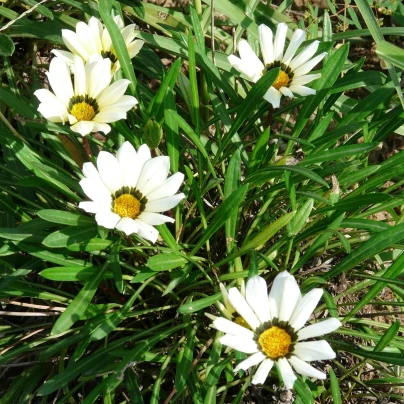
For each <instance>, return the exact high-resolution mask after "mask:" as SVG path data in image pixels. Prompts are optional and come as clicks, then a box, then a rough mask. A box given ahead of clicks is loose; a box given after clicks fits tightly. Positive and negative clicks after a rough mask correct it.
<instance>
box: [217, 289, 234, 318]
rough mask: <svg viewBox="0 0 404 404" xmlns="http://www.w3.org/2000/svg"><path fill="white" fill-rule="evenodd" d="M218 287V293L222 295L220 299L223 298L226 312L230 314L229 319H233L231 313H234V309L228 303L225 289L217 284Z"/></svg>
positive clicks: (227, 294)
mask: <svg viewBox="0 0 404 404" xmlns="http://www.w3.org/2000/svg"><path fill="white" fill-rule="evenodd" d="M219 287H220V292H221V293H222V297H223V303H224V305H225V306H226V310H227V311H228V312H229V314H230V318H231V317H233V313H234V312H235V311H236V310H235V309H234V307H233V306H232V304H231V303H230V299H229V293H228V292H227V289H226V287H225V286H224V285H223V283H219Z"/></svg>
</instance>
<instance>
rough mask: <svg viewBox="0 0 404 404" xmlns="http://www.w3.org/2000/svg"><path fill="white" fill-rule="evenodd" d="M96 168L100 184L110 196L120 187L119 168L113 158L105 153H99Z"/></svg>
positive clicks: (120, 176)
mask: <svg viewBox="0 0 404 404" xmlns="http://www.w3.org/2000/svg"><path fill="white" fill-rule="evenodd" d="M97 168H98V172H99V173H100V176H101V179H102V182H103V183H104V184H105V186H106V187H107V188H108V189H109V191H110V192H111V194H114V193H115V192H116V191H118V190H119V189H120V188H121V187H122V174H121V168H120V165H119V163H118V160H117V159H116V157H115V156H113V155H112V154H111V153H108V152H106V151H101V152H100V154H99V155H98V158H97Z"/></svg>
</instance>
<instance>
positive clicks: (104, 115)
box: [34, 56, 137, 136]
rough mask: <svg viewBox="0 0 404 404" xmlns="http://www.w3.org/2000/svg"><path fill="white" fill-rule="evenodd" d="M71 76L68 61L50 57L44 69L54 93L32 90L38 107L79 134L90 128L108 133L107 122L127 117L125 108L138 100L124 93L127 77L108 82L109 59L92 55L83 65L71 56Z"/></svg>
mask: <svg viewBox="0 0 404 404" xmlns="http://www.w3.org/2000/svg"><path fill="white" fill-rule="evenodd" d="M73 71H74V80H73V83H72V78H71V74H70V69H69V67H68V66H67V64H66V63H65V62H64V61H63V60H62V59H60V58H58V57H56V58H54V59H52V61H51V62H50V65H49V72H47V73H46V74H47V76H48V80H49V84H50V86H51V87H52V90H53V93H52V92H51V91H49V90H46V89H42V90H37V91H35V93H34V94H35V95H36V96H37V97H38V99H39V101H41V103H40V105H39V107H38V111H39V112H40V113H41V114H42V115H43V116H44V117H45V118H46V119H48V120H50V121H52V122H63V123H65V122H69V123H70V125H71V128H70V129H71V130H72V131H74V132H78V133H80V134H81V135H82V136H85V135H88V134H89V133H91V132H98V131H101V132H104V133H108V132H109V131H110V130H111V127H110V126H109V125H108V123H111V122H115V121H118V120H120V119H126V112H127V111H128V110H130V109H131V108H133V107H134V106H135V105H136V104H137V100H136V98H135V97H132V96H130V95H124V93H125V91H126V89H127V87H128V85H129V83H130V82H129V80H117V81H115V82H114V83H112V84H111V85H110V82H111V78H112V76H111V62H110V60H109V59H102V58H101V57H98V58H95V60H94V61H92V62H90V63H87V64H86V66H84V62H83V60H82V59H81V58H80V57H78V56H75V57H74V65H73Z"/></svg>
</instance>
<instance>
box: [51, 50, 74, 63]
mask: <svg viewBox="0 0 404 404" xmlns="http://www.w3.org/2000/svg"><path fill="white" fill-rule="evenodd" d="M51 52H52V53H53V54H54V55H55V56H56V57H58V58H59V59H61V60H63V61H64V62H65V63H66V64H67V65H68V66H71V65H72V64H73V63H74V53H72V52H68V51H64V50H60V49H52V50H51Z"/></svg>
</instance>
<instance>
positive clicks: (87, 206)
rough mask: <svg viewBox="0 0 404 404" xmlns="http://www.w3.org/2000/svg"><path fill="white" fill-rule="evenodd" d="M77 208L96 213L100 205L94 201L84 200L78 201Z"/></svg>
mask: <svg viewBox="0 0 404 404" xmlns="http://www.w3.org/2000/svg"><path fill="white" fill-rule="evenodd" d="M79 208H80V209H83V210H85V211H86V212H87V213H97V212H99V211H100V207H99V206H98V205H97V204H96V203H95V202H90V201H84V202H80V203H79Z"/></svg>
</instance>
